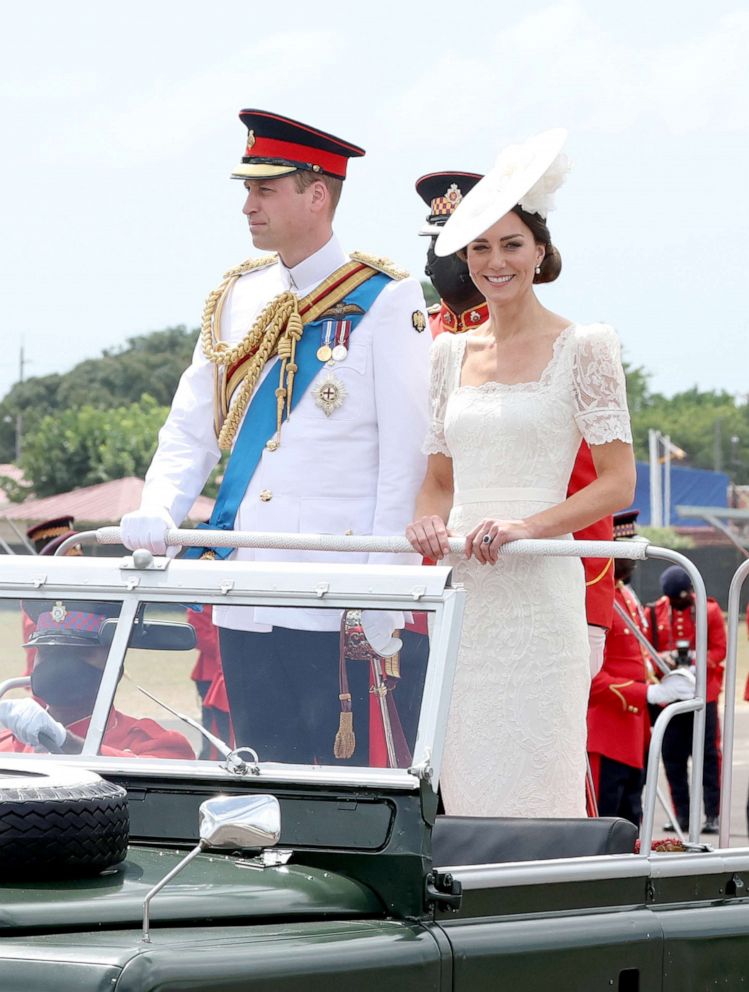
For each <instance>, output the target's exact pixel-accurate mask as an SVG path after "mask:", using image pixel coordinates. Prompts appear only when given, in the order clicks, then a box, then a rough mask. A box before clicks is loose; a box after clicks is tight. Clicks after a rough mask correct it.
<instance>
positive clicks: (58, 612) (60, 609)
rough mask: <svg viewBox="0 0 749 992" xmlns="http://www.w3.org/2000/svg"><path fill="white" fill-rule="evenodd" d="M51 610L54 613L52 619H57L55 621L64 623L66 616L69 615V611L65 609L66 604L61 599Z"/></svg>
mask: <svg viewBox="0 0 749 992" xmlns="http://www.w3.org/2000/svg"><path fill="white" fill-rule="evenodd" d="M50 612H51V613H52V619H53V620H54V621H55V623H62V622H63V620H64V619H65V617H66V616H67V615H68V611H67V610H66V609H65V605H64V604H63V603H62V602H61V601H60V600H59V599H58V600H57V602H56V603H55V605H54V606H53V607H52V609H51V611H50Z"/></svg>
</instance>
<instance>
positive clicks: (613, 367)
mask: <svg viewBox="0 0 749 992" xmlns="http://www.w3.org/2000/svg"><path fill="white" fill-rule="evenodd" d="M572 381H573V390H574V397H575V420H576V422H577V426H578V427H579V428H580V433H581V434H582V436H583V437H584V438H585V440H586V441H587V442H588V444H607V443H608V442H609V441H626V442H628V443H629V444H631V443H632V431H631V428H630V425H629V411H628V410H627V387H626V383H625V380H624V369H623V368H622V360H621V354H620V348H619V339H618V338H617V336H616V332H615V331H614V329H613V328H612V327H609V326H608V325H607V324H591V325H590V326H588V327H580V328H578V333H577V340H576V348H575V353H574V360H573V367H572Z"/></svg>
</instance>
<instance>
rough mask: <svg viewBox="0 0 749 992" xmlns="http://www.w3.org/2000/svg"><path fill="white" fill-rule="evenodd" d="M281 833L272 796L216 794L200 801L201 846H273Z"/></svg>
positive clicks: (279, 810) (277, 811)
mask: <svg viewBox="0 0 749 992" xmlns="http://www.w3.org/2000/svg"><path fill="white" fill-rule="evenodd" d="M280 836H281V808H280V806H279V805H278V800H277V799H276V797H275V796H217V797H216V798H215V799H207V800H206V801H205V802H204V803H201V804H200V843H201V844H202V845H203V846H204V847H218V848H227V847H228V848H237V847H273V846H274V845H275V844H277V843H278V840H279V838H280Z"/></svg>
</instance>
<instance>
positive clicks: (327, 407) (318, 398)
mask: <svg viewBox="0 0 749 992" xmlns="http://www.w3.org/2000/svg"><path fill="white" fill-rule="evenodd" d="M312 395H313V396H314V397H315V403H316V404H317V406H319V407H320V409H321V410H322V412H323V413H324V414H325V416H326V417H329V416H330V415H331V414H332V413H333V412H334V411H335V410H338V409H339V407H341V406H342V405H343V401H344V400H345V399H346V396H347V395H348V393H347V391H346V387H345V386H344V385H343V383H342V382H341V380H340V379H339V378H337V376H335V375H334V373H333V372H328V373H327V374H326V376H325V378H324V379H323V380H322V381H321V382H319V383H318V384H317V385H316V386H315V388H314V389H313V390H312Z"/></svg>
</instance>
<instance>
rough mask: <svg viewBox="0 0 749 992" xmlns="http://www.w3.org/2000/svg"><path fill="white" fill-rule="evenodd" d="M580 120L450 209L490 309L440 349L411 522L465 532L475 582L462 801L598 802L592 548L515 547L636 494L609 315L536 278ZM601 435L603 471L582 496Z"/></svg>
mask: <svg viewBox="0 0 749 992" xmlns="http://www.w3.org/2000/svg"><path fill="white" fill-rule="evenodd" d="M563 140H564V132H545V133H544V134H543V135H540V136H538V137H537V138H535V139H532V140H531V141H529V142H527V143H526V144H524V145H521V146H511V147H510V148H508V149H505V151H504V152H503V153H501V154H500V157H499V159H498V160H497V165H496V166H495V169H494V170H492V172H490V173H489V174H488V175H487V176H486V178H485V179H483V180H482V181H481V182H480V183H479V184H478V185H477V186H476V187H475V188H474V190H472V191H471V192H470V193H469V194H468V195H467V196H466V197H465V198H464V200H463V202H462V203H461V204H460V205H459V207H458V209H457V210H456V212H455V213H454V214H453V215H452V217H451V218H450V220H449V221H448V223H447V224H446V225H445V227H444V229H443V232H442V234H441V235H440V237H439V239H438V241H437V253H438V254H443V255H446V254H450V253H452V252H453V251H455V250H458V249H461V250H463V249H464V250H465V256H466V260H467V262H468V267H469V270H470V273H471V278H472V279H473V281H474V282H475V284H476V286H477V287H478V288H479V290H480V291H481V292H482V293H483V295H484V296H485V297H486V299H487V302H488V306H489V320H488V321H487V322H486V323H485V324H484V325H482V326H480V327H479V328H477V329H476V330H473V331H470V332H468V333H466V334H462V335H451V334H442V335H440V336H439V337H438V338H437V339H436V340H435V342H434V345H433V352H432V387H431V388H432V409H433V420H432V426H431V430H430V433H429V436H428V438H427V441H426V447H425V450H426V452H427V454H429V464H428V469H427V475H426V478H425V480H424V483H423V485H422V488H421V491H420V493H419V497H418V499H417V504H416V513H415V520H414V522H413V523H412V524H411V525H409V527H408V529H407V532H406V533H407V535H408V537H409V539H410V541H411V543H412V544H413V546H414V548H415V549H416V550H418V551H420V552H421V553H422V554H424V555H428V556H431V557H433V558H437V559H439V558H442V557H444V555H445V554H446V552H447V550H448V549H447V543H446V540H447V536H448V534H459V535H466V551H465V557H461V558H460V559H459V560H457V562H455V569H456V578H457V579H458V581H461V582H463V583H464V584H465V586H466V589H467V592H468V595H467V604H466V616H465V619H464V625H463V637H462V641H461V648H460V655H459V659H458V668H457V672H456V678H455V686H454V690H453V700H452V706H451V709H450V717H449V721H448V733H447V742H446V750H445V757H444V763H443V770H442V776H441V787H442V795H443V799H444V803H445V809H446V811H447V812H448V813H453V814H463V815H476V816H584V815H585V802H584V775H585V714H586V708H587V700H588V688H589V681H590V675H589V665H588V655H589V647H588V639H587V627H586V620H585V589H584V578H583V569H582V564H581V562H580V561H579V559H575V558H545V559H542V558H516V557H504V558H503V557H502V556H501V554H499V550H500V548H501V545H502V544H504V543H506V542H508V541H514V540H517V539H520V538H564V539H571V532H573V531H575V530H579V529H580V528H582V527H585V526H587V525H588V524H590V523H592V522H593V521H595V520H598V519H600V518H601V517H604V516H606V515H608V514H610V513H612V512H613V511H615V510H619V509H622V508H623V507H626V506H628V505H629V504H630V502H631V499H632V493H633V489H634V478H635V473H634V460H633V455H632V446H631V434H630V429H629V416H628V413H627V403H626V392H625V384H624V374H623V371H622V366H621V360H620V355H619V344H618V340H617V338H616V335H615V333H614V331H613V330H612V329H611V328H610V327H608V326H607V325H605V324H590V325H580V324H575V323H574V322H572V321H570V320H568V319H567V318H565V317H561V316H559V315H558V314H556V313H553V312H551V311H550V310H547V309H546V308H545V307H544V306H543V305H542V304H541V303H540V302H539V300H538V298H537V297H536V295H535V293H534V290H533V284H534V282H548V281H551V280H553V279H555V278H556V276H557V275H558V274H559V271H560V269H561V261H560V257H559V253H558V252H557V250H556V249H555V248H553V247H552V244H551V238H550V236H549V231H548V228H547V226H546V222H545V218H546V214H547V211H548V208H549V206H550V205H551V204H550V200H551V196H552V194H553V192H554V191H555V190H556V188H557V187H558V186H559V185H560V184H561V181H562V178H563V176H564V174H565V172H566V171H567V167H566V160H565V159H564V156H563V155H561V154H560V149H561V145H562V143H563ZM582 438H585V440H586V441H587V442H588V444H589V445H590V447H591V451H592V454H593V459H594V463H595V466H596V471H597V474H598V479H597V480H596V481H595V482H593V483H591V484H590V485H589V486H588V487H586V488H585V489H583V490H581V491H580V492H578V493H576V494H575V495H573V496H570V497H569V498H565V496H566V492H567V483H568V481H569V477H570V472H571V470H572V466H573V463H574V459H575V455H576V453H577V450H578V448H579V447H580V442H581V439H582Z"/></svg>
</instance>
